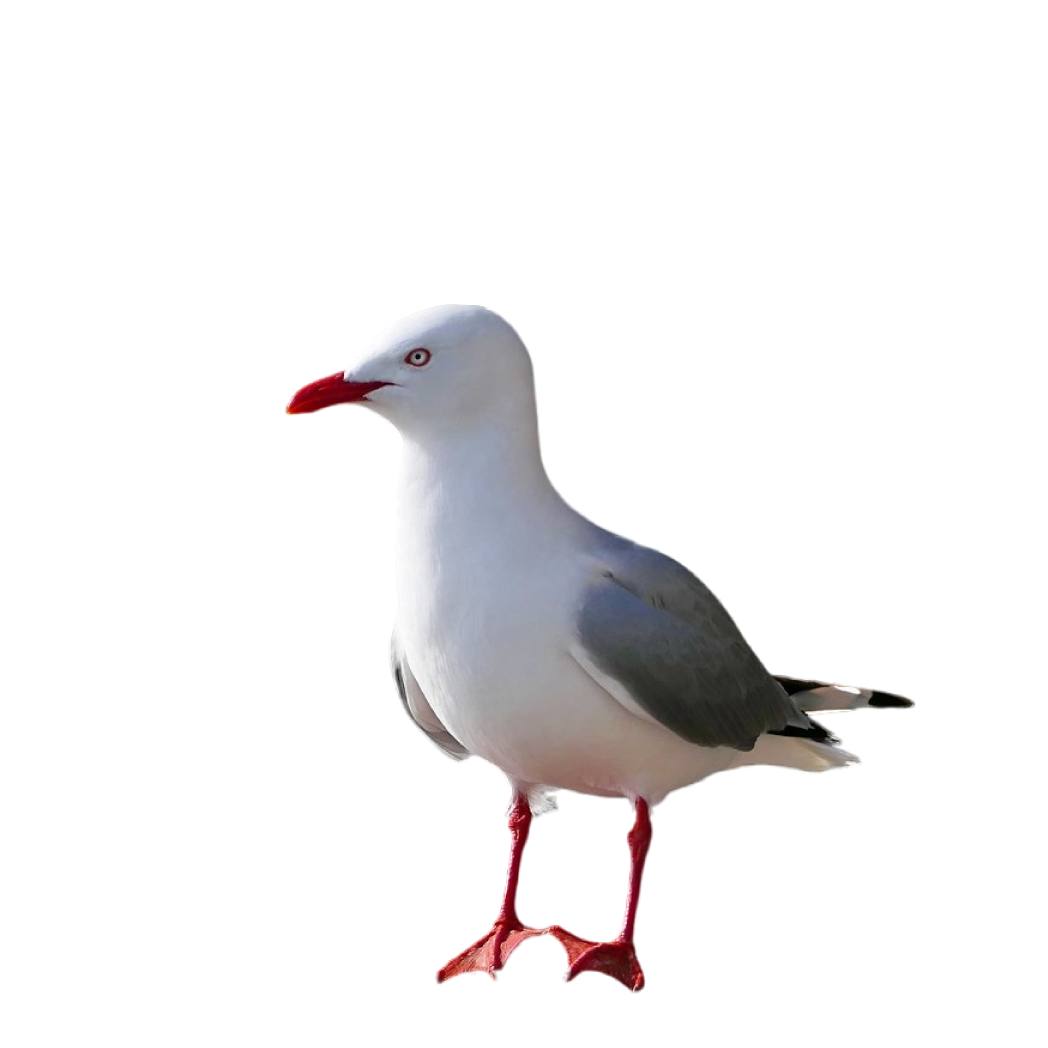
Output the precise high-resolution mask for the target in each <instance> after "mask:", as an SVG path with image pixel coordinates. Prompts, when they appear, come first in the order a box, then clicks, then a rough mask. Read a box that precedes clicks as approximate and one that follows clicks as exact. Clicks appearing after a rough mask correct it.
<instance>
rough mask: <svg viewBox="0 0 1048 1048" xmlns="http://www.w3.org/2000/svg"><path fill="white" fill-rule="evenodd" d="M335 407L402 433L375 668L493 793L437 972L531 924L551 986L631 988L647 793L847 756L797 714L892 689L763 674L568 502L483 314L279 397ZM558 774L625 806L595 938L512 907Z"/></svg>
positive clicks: (711, 604)
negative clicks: (470, 914)
mask: <svg viewBox="0 0 1048 1048" xmlns="http://www.w3.org/2000/svg"><path fill="white" fill-rule="evenodd" d="M335 404H362V405H363V406H364V407H366V408H369V409H370V410H371V411H374V412H376V413H377V414H379V415H381V416H382V417H384V418H385V419H387V420H388V421H390V422H392V423H393V425H395V426H396V427H397V429H398V430H399V431H400V434H401V436H402V438H403V453H402V465H401V472H400V482H399V504H400V505H399V520H398V533H397V573H396V574H397V582H396V585H397V605H398V610H397V620H396V626H395V629H394V633H393V641H392V646H391V661H392V670H393V677H394V680H395V682H396V686H397V691H398V692H399V695H400V699H401V701H402V703H403V705H404V708H405V709H406V711H407V713H408V715H409V716H410V717H411V719H412V720H413V721H414V722H415V724H416V725H417V726H418V727H419V728H420V729H421V730H422V731H423V732H424V733H425V734H426V735H427V736H428V737H429V738H430V739H431V740H432V741H433V742H434V743H435V744H436V745H437V746H438V747H440V749H442V750H443V751H444V752H445V753H446V754H448V755H449V756H451V757H453V758H455V759H456V760H461V759H463V758H466V757H469V756H470V755H476V756H478V757H480V758H482V759H484V760H486V761H490V762H491V763H492V764H494V765H496V766H497V767H498V768H500V769H501V770H502V771H503V772H504V773H505V774H506V776H507V777H508V779H509V781H510V784H511V787H512V802H511V806H510V810H509V830H510V836H511V850H510V860H509V871H508V875H507V878H506V886H505V891H504V895H503V900H502V906H501V908H500V909H499V912H498V915H497V917H496V919H495V923H494V925H493V927H492V929H491V930H490V931H489V932H487V934H485V935H484V936H482V937H481V938H480V939H478V940H477V941H476V942H475V943H473V944H472V945H471V946H469V947H468V948H467V949H465V950H463V951H462V953H460V954H458V956H456V957H455V958H453V959H452V960H451V961H449V962H448V963H447V964H446V965H445V966H444V967H443V968H442V969H440V971H439V973H438V976H437V978H438V980H439V981H441V982H443V981H444V980H445V979H448V978H451V977H452V976H455V975H460V974H463V973H465V972H473V971H479V972H487V973H489V974H490V975H491V976H492V977H494V975H495V973H496V972H497V971H498V970H500V969H501V968H502V967H503V966H504V965H505V964H506V961H507V960H508V958H509V956H510V954H511V953H512V952H513V950H514V949H516V947H517V946H519V945H520V943H522V942H524V941H525V940H526V939H528V938H531V937H532V936H535V935H542V934H550V935H552V936H553V937H554V938H556V939H557V940H558V941H559V942H560V943H561V944H562V945H563V947H564V949H565V951H566V953H567V956H568V962H569V967H568V974H567V978H568V979H569V980H570V979H573V978H574V977H575V976H577V975H579V974H580V973H582V972H586V971H594V972H602V973H604V974H606V975H609V976H611V977H613V978H615V979H618V980H619V981H620V982H622V983H623V984H624V985H626V986H627V987H629V988H630V989H632V990H635V991H636V990H639V989H641V988H642V987H643V985H644V974H643V971H642V969H641V967H640V964H639V962H638V960H637V954H636V949H635V946H634V924H635V920H636V913H637V903H638V899H639V897H640V886H641V876H642V873H643V870H644V861H645V857H646V856H647V853H648V847H649V844H650V841H651V815H650V812H651V808H652V807H654V806H655V805H657V804H658V803H659V802H660V801H661V800H662V799H663V798H664V797H666V795H667V794H669V793H670V792H671V791H673V790H676V789H679V788H680V787H682V786H688V785H691V784H692V783H695V782H699V781H700V780H701V779H704V778H706V777H707V776H709V775H712V774H714V773H716V772H720V771H726V770H728V769H731V768H739V767H742V766H745V765H753V764H769V765H780V766H785V767H790V768H798V769H802V770H805V771H826V770H829V769H831V768H838V767H841V766H844V765H847V764H852V763H854V762H855V761H856V758H855V757H854V756H853V755H852V754H850V753H848V752H847V751H845V750H843V749H841V748H840V747H839V746H838V739H837V738H836V737H835V736H833V735H831V734H830V732H828V731H827V730H826V729H825V728H823V727H822V726H821V725H820V724H819V723H818V722H816V721H815V720H813V719H812V718H811V716H810V714H812V713H815V712H818V711H822V710H844V709H856V708H859V707H865V706H874V707H877V706H911V705H912V703H911V702H910V701H909V700H908V699H904V698H902V697H900V696H898V695H893V694H890V693H888V692H883V691H875V690H872V689H869V688H856V687H848V686H841V685H837V684H830V683H826V682H823V681H818V680H801V679H796V678H792V677H777V676H774V675H772V674H770V673H769V672H768V671H767V670H766V669H765V668H764V666H763V665H762V663H761V662H760V660H759V659H758V657H757V656H756V655H755V654H754V652H753V650H752V649H751V648H750V646H749V645H748V644H747V643H746V641H745V640H744V639H743V636H742V634H741V633H740V632H739V629H738V627H737V626H736V625H735V623H734V621H733V620H732V619H731V617H730V616H729V615H728V612H727V611H726V610H725V609H724V607H723V606H722V605H721V603H720V602H719V601H718V600H717V598H716V597H715V596H714V595H713V594H712V593H711V592H710V590H709V589H707V588H706V586H705V585H703V583H702V582H700V581H699V579H698V578H696V577H695V576H694V575H693V574H692V573H691V572H690V571H689V570H688V569H687V568H685V567H684V566H683V565H681V564H679V563H678V562H677V561H675V560H673V559H671V558H670V557H668V556H666V555H665V554H663V553H660V552H658V551H657V550H654V549H649V548H646V547H645V546H641V545H638V544H637V543H635V542H631V541H630V540H628V539H625V538H622V537H620V536H619V535H616V534H614V533H613V532H611V531H606V530H605V529H604V528H601V527H598V526H597V525H596V524H593V523H592V522H591V521H589V520H588V519H586V518H585V517H584V516H582V515H581V514H580V513H578V512H576V511H575V510H574V509H572V507H571V506H570V505H568V503H567V502H565V501H564V499H563V498H561V496H560V495H559V494H558V493H557V491H556V490H555V489H554V487H553V485H552V484H551V483H550V481H549V478H548V477H547V475H546V470H545V468H544V466H543V463H542V457H541V454H540V451H539V435H538V421H537V413H536V405H535V385H534V379H533V373H532V365H531V358H530V356H529V355H528V351H527V349H526V348H525V346H524V343H523V342H522V341H521V339H520V337H519V336H518V335H517V333H516V331H515V330H514V329H513V328H512V327H511V326H510V325H509V324H508V323H507V322H506V321H505V320H503V319H502V317H500V316H499V315H498V314H496V313H493V312H491V311H490V310H488V309H484V308H483V307H480V306H438V307H436V308H433V309H428V310H424V311H422V312H420V313H415V314H412V315H411V316H409V317H406V318H404V319H403V320H401V321H399V322H398V323H397V324H395V325H394V326H393V327H392V328H391V329H390V330H389V331H387V332H386V334H384V335H383V336H382V337H380V338H379V339H378V341H377V342H376V343H375V344H374V345H373V346H372V348H371V350H370V352H368V353H367V354H366V356H365V358H364V360H363V361H362V362H361V363H359V364H358V365H356V366H355V367H353V368H350V369H349V370H347V371H340V372H338V373H336V374H334V375H331V376H329V377H327V378H323V379H320V380H319V381H317V382H312V383H310V384H309V385H307V386H304V387H303V388H302V389H300V390H299V391H298V392H297V393H296V394H295V395H294V397H292V399H291V401H290V402H289V404H288V405H287V412H288V413H289V414H292V415H298V414H303V413H306V412H312V411H317V410H319V409H321V408H326V407H330V406H332V405H335ZM560 789H563V790H574V791H577V792H579V793H583V794H590V795H595V796H598V797H624V798H627V799H628V800H629V801H630V802H632V805H633V808H634V813H635V818H634V823H633V827H632V829H631V830H630V831H629V834H628V836H627V842H628V846H629V853H630V876H629V885H628V890H627V897H626V913H625V919H624V921H623V924H622V930H621V931H620V933H619V934H618V936H617V937H616V938H615V939H613V940H611V941H609V942H597V941H592V940H588V939H583V938H580V937H579V936H577V935H574V934H572V933H570V932H568V931H567V930H566V929H565V928H563V927H562V926H560V925H553V926H551V927H548V928H533V927H529V926H527V925H525V924H523V923H522V922H521V920H520V918H519V917H518V916H517V908H516V893H517V885H518V881H519V877H520V866H521V857H522V855H523V851H524V846H525V843H526V842H527V838H528V832H529V828H530V825H531V820H532V816H533V815H534V814H540V813H541V812H543V811H546V810H548V809H549V808H550V807H552V806H553V805H552V794H553V793H554V791H556V790H560Z"/></svg>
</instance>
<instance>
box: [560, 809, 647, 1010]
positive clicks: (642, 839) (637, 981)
mask: <svg viewBox="0 0 1048 1048" xmlns="http://www.w3.org/2000/svg"><path fill="white" fill-rule="evenodd" d="M636 808H637V817H636V819H635V820H634V823H633V829H632V830H630V832H629V836H628V837H627V838H626V839H627V841H628V842H629V846H630V885H629V892H628V894H627V896H626V919H625V921H623V924H622V931H621V932H619V934H618V937H617V938H615V939H612V941H611V942H588V941H587V940H585V939H579V938H577V937H576V936H574V935H570V936H568V940H570V941H565V939H562V938H561V936H560V935H558V934H557V933H558V931H562V929H557V928H551V929H550V933H551V934H552V935H557V938H558V939H561V942H562V943H563V944H564V948H565V949H566V950H567V951H568V958H569V960H570V961H571V964H570V966H569V968H568V981H569V982H570V981H571V980H572V979H574V978H575V976H576V975H578V974H579V973H580V972H603V973H604V974H605V975H610V976H611V977H612V978H613V979H618V980H619V982H621V983H623V984H624V985H626V986H628V987H629V988H630V989H631V990H634V991H636V990H640V989H642V988H643V987H644V972H643V971H641V967H640V963H639V962H638V961H637V952H636V950H635V949H634V948H633V924H634V921H635V920H636V917H637V902H638V900H639V899H640V878H641V874H642V873H643V872H644V860H645V858H646V857H647V854H648V845H650V844H651V816H650V814H649V811H648V802H647V801H646V800H644V798H643V797H638V798H637V801H636Z"/></svg>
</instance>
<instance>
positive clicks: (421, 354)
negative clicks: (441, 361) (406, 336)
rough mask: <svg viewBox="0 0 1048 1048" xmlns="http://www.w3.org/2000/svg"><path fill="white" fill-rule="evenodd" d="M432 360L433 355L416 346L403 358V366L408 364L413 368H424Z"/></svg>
mask: <svg viewBox="0 0 1048 1048" xmlns="http://www.w3.org/2000/svg"><path fill="white" fill-rule="evenodd" d="M432 359H433V354H432V353H430V351H429V350H428V349H425V348H424V347H422V346H416V347H415V348H414V349H413V350H412V351H411V352H410V353H408V355H407V356H406V357H405V358H404V363H405V364H410V365H411V366H412V367H413V368H424V367H425V366H426V365H427V364H428V363H429V362H430V361H431V360H432Z"/></svg>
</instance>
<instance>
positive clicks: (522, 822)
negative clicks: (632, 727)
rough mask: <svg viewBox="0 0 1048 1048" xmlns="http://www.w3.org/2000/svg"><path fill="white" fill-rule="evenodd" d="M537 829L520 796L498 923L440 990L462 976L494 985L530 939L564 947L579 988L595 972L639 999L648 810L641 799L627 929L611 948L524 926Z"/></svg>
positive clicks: (443, 976) (510, 823) (444, 970)
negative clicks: (526, 880)
mask: <svg viewBox="0 0 1048 1048" xmlns="http://www.w3.org/2000/svg"><path fill="white" fill-rule="evenodd" d="M533 824H534V816H533V815H532V814H531V809H530V808H529V807H528V804H527V799H526V798H525V796H523V795H521V796H518V798H517V800H516V801H515V802H514V805H512V808H511V809H510V812H509V816H508V818H507V820H506V825H507V827H508V829H509V863H508V866H507V869H506V885H505V888H504V889H503V892H502V902H501V903H500V905H499V912H498V913H497V914H496V916H495V922H494V923H493V924H492V926H490V929H489V930H488V931H487V932H485V933H484V934H483V935H482V936H481V937H480V938H479V939H477V940H476V942H472V943H471V944H470V945H468V946H466V947H465V949H463V951H461V953H458V954H456V955H455V956H454V957H453V958H452V959H451V960H450V961H447V962H445V963H444V964H442V965H441V966H440V967H439V968H438V969H437V974H436V976H435V977H434V979H435V982H436V984H437V985H438V986H442V985H443V984H444V983H445V982H447V981H449V980H451V979H457V978H458V977H459V976H479V975H485V976H487V978H488V979H490V980H492V982H498V981H499V975H500V974H501V973H502V971H503V970H504V969H505V967H506V965H507V964H508V963H509V959H510V958H511V957H512V956H514V954H515V953H517V951H518V949H519V948H520V945H521V943H523V942H527V941H528V939H541V938H550V939H553V940H554V941H555V942H556V943H558V944H559V945H560V947H561V948H562V949H563V951H564V954H565V956H566V957H567V959H568V967H567V969H566V970H565V973H564V981H565V982H566V983H568V982H574V980H575V979H577V978H578V977H580V976H581V975H583V974H584V973H586V971H596V973H597V974H598V975H603V976H608V977H609V978H610V979H614V980H615V981H616V982H618V983H620V984H621V985H623V986H625V987H626V988H627V989H628V990H629V991H630V992H631V994H639V992H640V991H641V990H642V989H643V988H645V969H643V967H642V966H641V964H640V958H639V957H637V946H636V942H635V941H634V938H635V936H636V929H637V911H638V910H639V909H640V888H641V885H642V882H643V877H645V863H647V860H648V852H649V850H650V849H651V846H652V837H653V835H654V828H653V826H652V818H651V815H650V814H649V811H648V805H647V804H646V803H645V801H643V800H642V799H639V798H638V799H637V808H636V814H635V816H634V820H633V826H632V827H631V828H630V831H629V832H628V833H627V834H626V844H627V846H628V847H629V849H630V878H629V883H628V885H627V889H626V910H625V912H624V914H623V925H621V927H619V930H618V934H617V935H616V936H615V938H614V939H612V940H611V942H598V941H597V940H596V939H587V938H586V937H585V936H582V935H575V933H574V932H569V931H568V930H567V929H566V927H565V926H564V925H563V924H546V925H543V926H541V927H536V926H533V925H531V924H525V923H524V922H523V921H522V920H521V919H520V916H519V915H518V913H517V891H518V889H519V888H520V882H521V866H522V865H523V861H524V849H525V848H527V842H528V837H529V836H530V834H531V827H532V825H533Z"/></svg>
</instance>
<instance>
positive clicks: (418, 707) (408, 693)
mask: <svg viewBox="0 0 1048 1048" xmlns="http://www.w3.org/2000/svg"><path fill="white" fill-rule="evenodd" d="M389 658H390V663H391V667H392V670H393V680H394V681H396V684H397V693H398V694H399V695H400V701H401V702H402V703H404V709H405V710H407V712H408V716H409V717H410V718H411V719H412V720H413V721H414V722H415V724H417V725H418V727H419V728H420V729H421V730H422V731H424V732H425V733H426V736H427V738H429V739H431V740H432V741H433V742H435V743H436V744H437V745H438V746H439V747H440V748H441V749H442V750H443V751H444V752H445V753H446V754H447V755H448V756H449V757H454V758H455V760H457V761H461V760H465V758H466V757H468V756H469V755H470V754H469V750H467V749H466V747H465V746H463V745H462V743H460V742H459V741H458V739H456V738H455V736H454V735H452V734H451V732H449V731H448V729H447V728H445V727H444V725H443V724H441V723H440V718H439V717H438V716H437V715H436V714H435V713H434V712H433V707H432V706H430V704H429V702H428V701H427V700H426V696H425V695H424V694H423V692H422V688H421V687H419V683H418V681H417V680H415V674H414V673H412V672H411V667H410V666H409V665H408V660H407V656H406V655H405V654H404V651H403V649H402V648H401V647H400V644H399V643H398V642H397V635H396V633H394V634H393V640H392V643H391V644H390V647H389Z"/></svg>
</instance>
